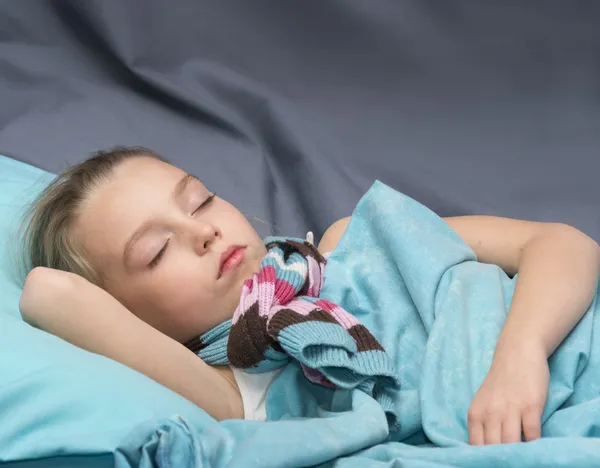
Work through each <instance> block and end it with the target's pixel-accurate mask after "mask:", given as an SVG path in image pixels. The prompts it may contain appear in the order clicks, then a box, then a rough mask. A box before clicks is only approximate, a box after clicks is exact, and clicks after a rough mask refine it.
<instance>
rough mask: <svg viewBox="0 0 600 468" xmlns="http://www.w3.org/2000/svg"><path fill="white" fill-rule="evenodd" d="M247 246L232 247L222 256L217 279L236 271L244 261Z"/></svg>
mask: <svg viewBox="0 0 600 468" xmlns="http://www.w3.org/2000/svg"><path fill="white" fill-rule="evenodd" d="M246 247H248V246H247V245H231V246H229V247H228V248H227V250H225V252H223V253H222V254H221V259H220V261H219V273H218V274H217V279H219V278H221V276H223V275H225V274H227V273H228V272H230V271H232V270H234V269H235V268H236V267H237V266H239V264H240V263H242V262H243V261H244V257H245V255H246V254H245V250H246Z"/></svg>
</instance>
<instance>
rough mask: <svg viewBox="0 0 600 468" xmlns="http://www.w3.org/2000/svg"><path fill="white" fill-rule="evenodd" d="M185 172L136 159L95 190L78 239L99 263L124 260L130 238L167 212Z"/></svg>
mask: <svg viewBox="0 0 600 468" xmlns="http://www.w3.org/2000/svg"><path fill="white" fill-rule="evenodd" d="M183 176H185V172H184V171H182V170H181V169H179V168H177V167H175V166H172V165H170V164H167V163H164V162H162V161H159V160H155V159H151V158H133V159H131V160H127V161H124V162H123V163H121V164H120V165H119V166H117V167H116V168H115V170H114V171H113V173H112V174H111V175H110V177H108V178H107V180H105V181H103V182H101V183H100V184H99V185H98V186H97V187H95V188H94V189H92V191H91V192H90V196H89V198H88V199H87V200H86V201H85V202H84V204H83V205H82V210H81V214H80V216H79V219H78V221H77V225H76V226H75V235H76V236H77V240H78V241H79V242H80V243H82V244H83V247H84V248H85V250H86V251H87V252H88V253H89V255H90V256H91V257H92V260H94V262H95V263H97V264H101V263H106V262H107V261H109V262H110V261H111V260H115V256H117V255H118V257H119V258H120V257H121V254H122V252H123V247H124V245H125V243H126V242H127V239H128V238H129V236H130V235H131V234H132V233H133V232H134V231H135V230H136V229H137V228H138V227H139V226H140V225H141V224H142V223H143V222H144V221H145V220H147V219H148V218H150V217H153V216H157V215H159V214H160V213H161V212H162V211H164V210H165V209H167V207H168V202H169V200H170V197H171V193H172V191H173V188H174V187H175V186H176V185H177V182H178V181H179V180H181V178H182V177H183Z"/></svg>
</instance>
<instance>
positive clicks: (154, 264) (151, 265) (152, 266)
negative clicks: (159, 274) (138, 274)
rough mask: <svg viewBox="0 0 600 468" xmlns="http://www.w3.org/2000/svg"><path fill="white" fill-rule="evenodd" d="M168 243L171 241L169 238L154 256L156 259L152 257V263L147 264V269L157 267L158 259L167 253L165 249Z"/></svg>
mask: <svg viewBox="0 0 600 468" xmlns="http://www.w3.org/2000/svg"><path fill="white" fill-rule="evenodd" d="M170 241H171V238H169V239H167V242H165V245H164V246H163V248H162V249H160V250H159V251H158V253H157V254H156V257H154V258H153V259H152V261H151V262H150V263H148V267H149V268H154V267H155V266H156V265H158V262H160V259H161V258H162V256H163V255H164V254H165V252H166V251H167V247H168V246H169V242H170Z"/></svg>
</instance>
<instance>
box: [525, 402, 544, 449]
mask: <svg viewBox="0 0 600 468" xmlns="http://www.w3.org/2000/svg"><path fill="white" fill-rule="evenodd" d="M523 434H524V435H525V440H526V441H527V442H529V441H531V440H535V439H539V438H540V437H542V412H541V411H540V410H538V409H537V408H531V409H528V410H526V411H524V412H523Z"/></svg>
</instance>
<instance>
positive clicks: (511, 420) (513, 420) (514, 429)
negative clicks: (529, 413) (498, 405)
mask: <svg viewBox="0 0 600 468" xmlns="http://www.w3.org/2000/svg"><path fill="white" fill-rule="evenodd" d="M517 442H521V414H520V413H519V411H517V410H511V411H509V412H508V413H507V414H506V418H505V419H504V421H502V443H503V444H515V443H517Z"/></svg>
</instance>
